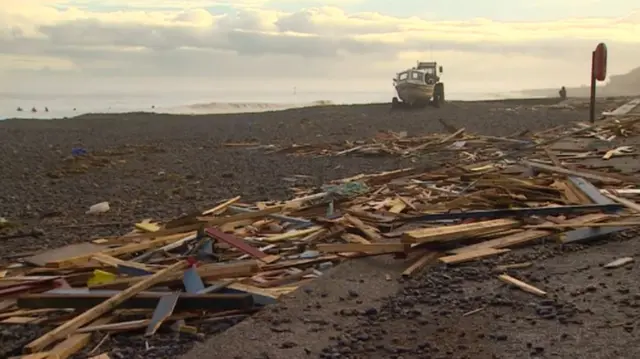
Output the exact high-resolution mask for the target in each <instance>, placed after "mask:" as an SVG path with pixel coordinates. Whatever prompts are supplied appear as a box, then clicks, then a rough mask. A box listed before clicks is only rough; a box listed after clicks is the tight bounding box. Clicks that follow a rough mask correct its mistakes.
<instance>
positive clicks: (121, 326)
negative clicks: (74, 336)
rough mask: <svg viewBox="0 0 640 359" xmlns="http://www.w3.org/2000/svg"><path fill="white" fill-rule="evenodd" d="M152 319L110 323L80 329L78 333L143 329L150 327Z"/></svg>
mask: <svg viewBox="0 0 640 359" xmlns="http://www.w3.org/2000/svg"><path fill="white" fill-rule="evenodd" d="M150 322H151V319H139V320H130V321H127V322H119V323H110V324H103V325H88V326H86V327H83V328H80V329H78V331H77V332H76V333H93V332H106V333H108V332H120V333H121V332H126V331H130V330H138V329H142V328H144V327H146V326H148V325H149V323H150Z"/></svg>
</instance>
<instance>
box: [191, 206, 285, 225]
mask: <svg viewBox="0 0 640 359" xmlns="http://www.w3.org/2000/svg"><path fill="white" fill-rule="evenodd" d="M283 208H284V206H273V207H269V208H265V209H262V210H259V211H250V212H241V213H238V214H234V215H231V216H224V217H216V216H202V217H198V220H199V221H202V222H206V223H203V225H205V226H207V227H210V226H219V225H221V224H225V223H231V222H238V221H243V220H245V219H255V218H260V217H266V216H268V215H270V214H274V213H278V212H282V210H283Z"/></svg>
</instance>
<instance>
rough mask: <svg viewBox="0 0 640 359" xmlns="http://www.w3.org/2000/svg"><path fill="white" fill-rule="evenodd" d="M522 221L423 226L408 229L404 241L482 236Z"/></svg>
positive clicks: (420, 241)
mask: <svg viewBox="0 0 640 359" xmlns="http://www.w3.org/2000/svg"><path fill="white" fill-rule="evenodd" d="M519 225H520V221H517V220H513V219H496V220H491V221H483V222H476V223H466V224H459V225H452V226H444V227H434V228H423V229H417V230H413V231H407V232H405V233H404V234H403V236H402V242H403V243H412V244H413V243H418V244H423V243H429V242H442V241H452V240H457V239H461V238H469V237H473V236H480V235H484V234H488V233H492V232H500V231H505V230H509V229H512V228H516V227H518V226H519Z"/></svg>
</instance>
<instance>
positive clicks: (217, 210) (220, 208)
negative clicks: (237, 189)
mask: <svg viewBox="0 0 640 359" xmlns="http://www.w3.org/2000/svg"><path fill="white" fill-rule="evenodd" d="M239 200H240V196H236V197H233V198H231V199H229V200H227V201H225V202H223V203H220V204H219V205H217V206H215V207H213V208H211V209H208V210H206V211H203V212H202V215H203V216H208V215H210V214H214V215H215V214H219V213H222V212H224V211H225V210H226V209H227V208H228V207H229V206H231V205H232V204H234V203H236V202H238V201H239Z"/></svg>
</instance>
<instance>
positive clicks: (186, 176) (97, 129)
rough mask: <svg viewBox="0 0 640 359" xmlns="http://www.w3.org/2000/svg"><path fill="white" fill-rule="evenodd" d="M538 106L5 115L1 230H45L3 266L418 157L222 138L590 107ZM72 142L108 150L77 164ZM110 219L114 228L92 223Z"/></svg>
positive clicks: (9, 246)
mask: <svg viewBox="0 0 640 359" xmlns="http://www.w3.org/2000/svg"><path fill="white" fill-rule="evenodd" d="M548 101H549V100H546V101H543V102H548ZM539 102H540V101H537V100H536V101H534V102H533V103H532V102H531V101H529V102H527V103H524V102H520V103H519V102H518V101H505V102H490V103H489V102H486V103H483V102H466V103H462V102H461V103H449V104H447V105H446V106H444V107H443V108H441V109H432V108H427V109H424V110H420V111H403V112H390V111H389V106H388V105H359V106H328V107H315V108H305V109H295V110H287V111H279V112H270V113H259V114H234V115H211V116H169V115H157V114H145V113H133V114H110V115H88V116H82V117H78V118H73V119H66V120H53V121H34V120H7V121H2V122H0V139H2V140H1V141H0V159H1V160H2V163H0V168H2V171H0V181H1V183H2V186H0V216H1V217H5V218H6V219H8V220H9V221H11V222H15V223H20V224H21V226H20V227H18V228H10V229H8V230H6V229H5V230H4V231H2V232H0V236H6V235H12V234H21V233H31V232H35V234H37V235H38V236H37V237H23V238H15V239H6V238H5V239H2V246H1V247H0V258H2V260H3V261H4V262H7V261H8V260H9V259H10V258H11V257H12V256H15V255H16V254H17V253H23V252H33V251H37V250H41V249H43V248H47V247H58V246H61V245H64V244H68V243H74V242H81V241H86V240H87V239H90V238H95V237H99V236H105V235H113V234H116V233H123V232H125V231H128V230H129V229H130V226H131V224H132V223H134V222H136V221H139V220H141V219H143V218H154V219H167V218H171V217H175V216H177V215H180V214H182V213H185V212H191V211H192V210H194V209H203V208H207V207H210V205H211V204H212V203H214V202H215V201H217V200H221V199H223V198H228V197H232V196H235V195H242V196H243V198H244V200H245V201H255V200H264V199H274V198H282V197H287V196H288V195H289V186H290V185H291V184H290V183H288V182H286V181H283V177H288V176H291V175H295V174H302V175H308V176H311V178H312V179H311V181H310V182H311V183H315V184H321V183H323V182H324V181H327V180H329V179H333V178H340V177H346V176H351V175H354V174H357V173H362V172H377V171H382V170H387V169H393V168H399V167H404V166H408V165H415V164H411V163H409V162H408V161H406V160H402V159H398V158H382V157H366V158H365V157H341V158H315V159H311V158H296V157H291V156H285V155H267V154H264V153H261V152H260V151H249V150H246V149H228V148H224V147H221V144H222V143H223V142H225V141H234V142H239V141H248V140H257V141H259V142H261V143H263V144H290V143H306V142H328V141H337V140H347V139H358V138H367V137H370V136H373V135H374V134H375V133H376V132H378V131H379V130H394V131H408V132H409V134H411V135H418V134H423V133H429V132H443V129H442V128H441V125H440V123H439V121H437V120H438V119H439V118H442V119H445V120H447V122H449V123H451V124H453V125H455V126H459V127H465V128H466V129H467V131H469V132H477V133H482V134H487V135H510V134H513V133H516V132H519V131H522V130H524V129H529V130H532V131H539V130H543V129H546V128H549V127H554V126H557V125H561V124H565V123H568V122H572V121H576V120H585V119H587V118H588V115H587V112H586V109H580V110H576V111H567V110H558V109H549V108H544V107H534V108H532V105H536V104H539ZM523 103H524V104H523ZM74 147H82V148H84V149H86V150H87V151H88V152H89V153H93V154H99V155H100V158H99V159H96V160H94V161H87V162H84V163H80V164H78V163H73V165H71V162H69V157H70V155H71V151H72V149H73V148H74ZM72 172H75V173H72ZM101 201H109V202H110V205H111V211H109V212H108V213H106V214H103V215H99V216H88V215H86V214H85V211H86V210H87V208H88V207H89V206H90V205H92V204H95V203H98V202H101ZM107 222H109V223H112V224H110V225H104V226H94V227H88V225H90V224H96V223H107ZM345 275H346V274H345ZM390 288H391V287H390ZM364 292H366V290H364ZM245 322H246V321H245ZM236 327H238V326H236ZM225 328H226V327H225ZM225 328H213V329H212V330H211V332H219V331H220V330H223V329H225ZM6 332H7V331H3V332H0V341H2V342H3V343H13V344H14V346H15V345H18V346H19V345H20V344H19V343H20V340H19V338H17V339H16V335H15V334H11V335H5V334H3V333H6ZM26 332H29V331H28V330H26ZM227 332H229V331H227ZM30 333H33V332H32V331H31V332H30ZM25 335H26V334H25ZM19 337H20V338H21V337H24V335H23V336H19ZM112 341H113V342H114V345H113V346H120V347H121V348H122V349H121V350H120V352H121V355H120V356H121V357H125V356H126V357H141V358H142V357H158V356H157V355H156V356H153V355H152V354H151V353H150V352H148V351H146V352H145V350H144V346H142V348H141V347H140V345H135V344H127V340H125V339H123V338H120V339H113V340H112ZM133 341H134V340H133V339H129V342H133ZM189 343H190V341H189ZM153 344H154V345H153V346H155V348H156V351H157V352H158V353H160V356H159V357H163V358H170V357H175V356H177V355H179V354H180V353H181V352H184V351H186V350H187V349H188V347H189V344H188V343H182V342H181V344H177V343H176V342H174V341H170V340H158V341H156V343H153ZM174 344H175V345H174ZM6 345H10V344H6ZM107 345H108V344H107ZM327 345H329V343H327Z"/></svg>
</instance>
